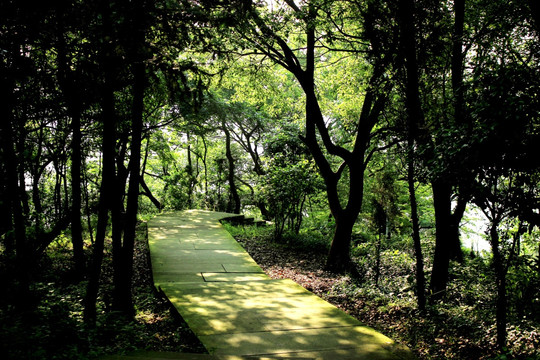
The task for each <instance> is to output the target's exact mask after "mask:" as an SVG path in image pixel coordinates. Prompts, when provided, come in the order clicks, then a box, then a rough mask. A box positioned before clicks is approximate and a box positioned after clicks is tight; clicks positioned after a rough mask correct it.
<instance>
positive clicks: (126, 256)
mask: <svg viewBox="0 0 540 360" xmlns="http://www.w3.org/2000/svg"><path fill="white" fill-rule="evenodd" d="M134 79H135V80H134V81H135V83H134V86H133V108H132V128H131V133H132V137H131V156H130V161H129V186H128V196H127V206H126V225H125V231H124V241H123V244H122V250H121V263H122V266H121V267H120V268H117V269H115V271H119V274H118V276H115V284H114V286H115V296H114V299H113V301H114V302H113V309H115V310H117V311H120V312H121V313H123V314H124V315H125V316H127V317H128V318H132V317H133V316H134V315H135V309H134V307H133V297H132V292H131V283H132V277H133V250H134V246H135V230H136V227H137V213H138V209H139V183H140V169H141V139H142V123H143V121H142V117H143V109H144V108H143V106H144V88H145V82H146V69H145V65H144V63H137V64H135V65H134ZM115 275H116V274H115Z"/></svg>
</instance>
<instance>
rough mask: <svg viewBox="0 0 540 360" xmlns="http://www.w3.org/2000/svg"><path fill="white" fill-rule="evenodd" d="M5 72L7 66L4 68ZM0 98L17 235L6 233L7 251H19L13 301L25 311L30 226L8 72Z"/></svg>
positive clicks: (9, 194) (0, 133) (0, 87)
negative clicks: (26, 217)
mask: <svg viewBox="0 0 540 360" xmlns="http://www.w3.org/2000/svg"><path fill="white" fill-rule="evenodd" d="M1 70H2V71H3V70H4V69H1ZM0 76H1V78H0V81H1V82H0V94H1V95H2V96H1V97H0V98H2V99H4V101H5V102H4V105H1V109H2V110H1V111H2V113H1V114H0V139H2V144H0V146H2V160H3V161H4V168H5V170H6V174H5V176H6V197H5V198H4V199H3V200H4V201H5V202H6V203H7V204H8V208H9V209H10V211H9V212H10V215H11V216H12V219H13V220H12V222H10V223H8V224H9V225H11V226H12V227H13V235H11V234H8V235H7V236H6V239H7V241H6V252H7V253H8V254H10V253H13V252H14V253H15V256H14V259H10V260H14V261H12V262H11V263H10V264H9V265H11V266H9V268H10V270H13V271H14V274H13V275H14V279H15V280H16V287H15V289H16V294H14V297H13V300H14V304H15V306H16V308H19V309H21V310H25V309H26V307H27V305H28V300H29V298H30V297H29V296H28V294H29V291H30V290H29V286H30V275H29V266H30V264H29V255H30V254H29V247H28V244H27V239H26V226H25V221H24V214H23V206H22V204H21V199H20V193H21V190H20V188H19V187H20V184H19V179H18V175H17V174H18V173H19V171H18V160H17V156H16V153H15V143H14V139H15V138H16V137H15V136H14V132H13V127H12V118H13V117H12V113H11V109H10V108H9V105H10V104H12V103H13V102H12V101H10V100H11V92H10V89H11V87H10V86H9V85H11V84H6V83H4V74H0Z"/></svg>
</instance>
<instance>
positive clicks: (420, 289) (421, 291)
mask: <svg viewBox="0 0 540 360" xmlns="http://www.w3.org/2000/svg"><path fill="white" fill-rule="evenodd" d="M409 146H412V144H410V145H409ZM410 152H411V154H409V160H408V162H409V164H408V170H407V180H408V184H409V200H410V204H411V222H412V231H413V243H414V254H415V257H416V296H417V299H418V309H419V310H420V311H425V310H426V290H425V289H426V279H425V275H424V256H423V254H422V244H421V241H420V224H419V221H418V206H417V203H416V190H415V188H414V178H415V176H414V162H413V161H414V160H413V156H414V155H413V154H412V149H411V150H410Z"/></svg>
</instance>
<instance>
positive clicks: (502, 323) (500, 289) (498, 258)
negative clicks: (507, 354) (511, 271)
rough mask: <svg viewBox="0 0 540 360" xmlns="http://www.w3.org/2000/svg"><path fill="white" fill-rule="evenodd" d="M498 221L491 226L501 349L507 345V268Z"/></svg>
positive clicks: (498, 342) (498, 332)
mask: <svg viewBox="0 0 540 360" xmlns="http://www.w3.org/2000/svg"><path fill="white" fill-rule="evenodd" d="M498 224H499V223H498V221H497V220H492V224H491V227H490V231H489V234H490V240H491V241H490V242H491V251H492V253H493V268H494V270H495V276H496V278H497V310H496V318H497V345H498V346H499V349H501V350H502V349H504V348H505V347H506V334H507V332H506V322H507V320H506V308H507V302H506V269H505V266H504V264H503V258H502V255H501V252H500V249H499V233H498V231H497V227H498Z"/></svg>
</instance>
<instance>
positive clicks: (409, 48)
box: [400, 0, 426, 311]
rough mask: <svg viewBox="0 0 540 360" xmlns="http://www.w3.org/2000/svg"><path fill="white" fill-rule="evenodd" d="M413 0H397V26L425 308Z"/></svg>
mask: <svg viewBox="0 0 540 360" xmlns="http://www.w3.org/2000/svg"><path fill="white" fill-rule="evenodd" d="M414 13H415V2H414V0H401V2H400V15H401V19H400V28H401V40H402V41H401V51H402V52H403V57H404V59H405V68H406V73H407V79H406V84H405V94H406V99H405V104H406V108H407V123H408V129H407V130H408V131H407V145H408V154H407V157H408V159H407V180H408V181H407V182H408V189H409V200H410V204H411V221H412V227H413V234H412V235H413V243H414V251H415V255H416V292H417V294H416V295H417V297H418V308H419V309H420V310H422V311H423V310H424V309H425V306H426V298H425V290H424V288H425V279H424V259H423V256H422V247H421V243H420V226H419V223H418V209H417V203H416V191H415V188H414V183H415V171H414V156H415V154H414V146H415V142H416V140H417V138H418V137H419V128H420V125H421V124H423V123H424V112H423V111H422V104H421V102H420V90H419V74H418V61H417V58H416V57H417V55H416V29H415V27H414Z"/></svg>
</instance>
